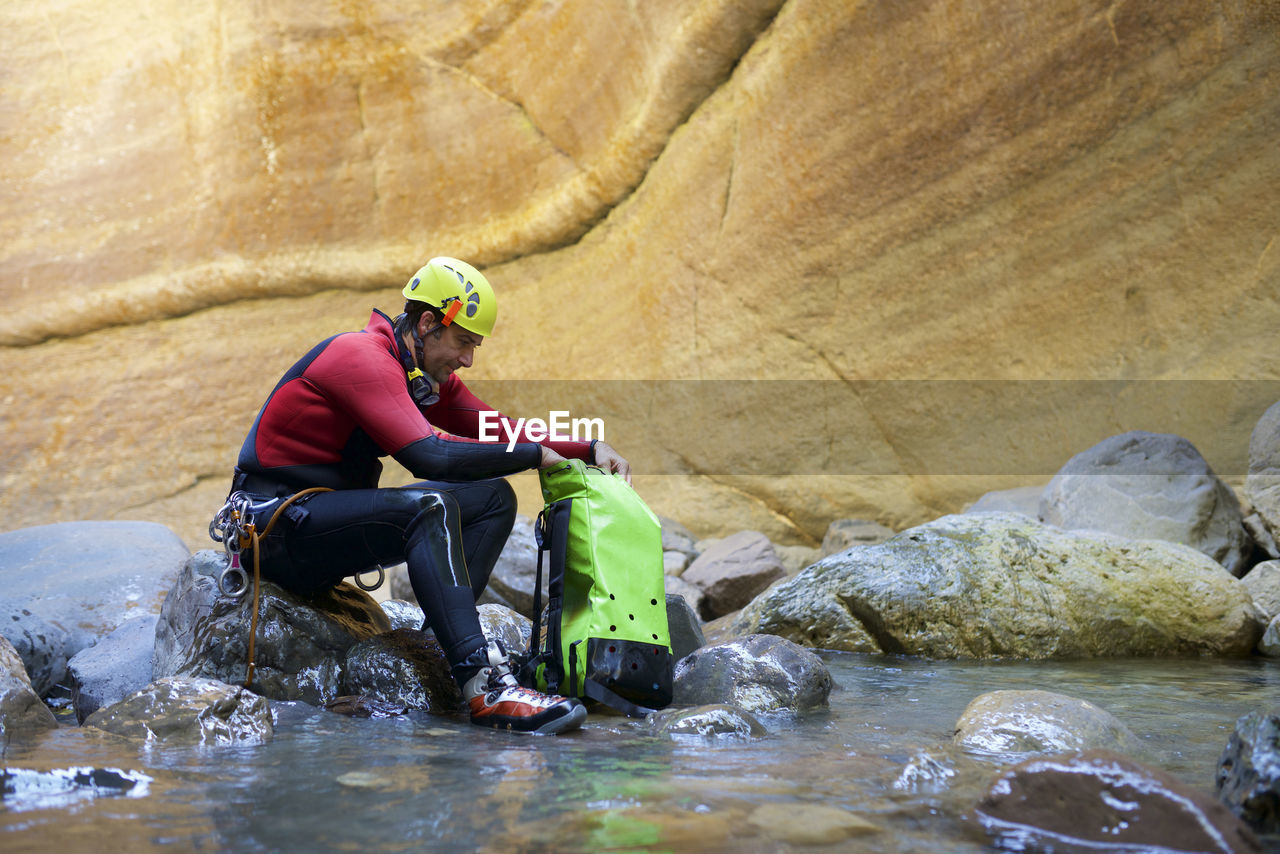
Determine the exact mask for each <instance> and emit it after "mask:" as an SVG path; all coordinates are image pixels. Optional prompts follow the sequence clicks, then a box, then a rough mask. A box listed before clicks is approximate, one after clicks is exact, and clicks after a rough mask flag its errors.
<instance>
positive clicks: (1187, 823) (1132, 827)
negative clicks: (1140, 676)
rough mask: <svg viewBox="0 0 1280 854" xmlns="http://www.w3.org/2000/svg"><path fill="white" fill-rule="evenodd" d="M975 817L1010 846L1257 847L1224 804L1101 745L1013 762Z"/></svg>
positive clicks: (1233, 849)
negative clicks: (1081, 750)
mask: <svg viewBox="0 0 1280 854" xmlns="http://www.w3.org/2000/svg"><path fill="white" fill-rule="evenodd" d="M976 817H977V819H978V822H979V824H981V826H982V827H983V829H984V830H986V832H987V833H988V834H989V835H990V836H991V837H992V838H993V839H994V840H995V843H996V845H997V847H999V848H1002V849H1009V850H1018V851H1028V850H1030V851H1057V850H1076V849H1077V848H1087V849H1088V850H1090V851H1113V852H1121V851H1125V852H1131V851H1149V850H1159V851H1197V852H1220V854H1229V853H1230V852H1237V854H1242V852H1253V851H1261V850H1262V849H1261V848H1260V846H1259V845H1258V841H1257V839H1256V838H1255V837H1254V836H1253V834H1252V833H1251V832H1250V831H1249V829H1248V828H1247V827H1245V825H1244V824H1243V823H1242V822H1241V821H1240V819H1238V818H1237V817H1236V816H1234V815H1233V814H1232V813H1231V811H1230V810H1228V809H1227V808H1226V807H1225V806H1224V805H1223V804H1221V803H1219V802H1218V801H1215V800H1213V799H1212V798H1209V797H1206V796H1204V795H1202V794H1200V793H1199V792H1198V791H1196V790H1194V789H1192V788H1191V787H1189V786H1187V785H1185V784H1183V783H1180V782H1178V781H1177V780H1175V779H1174V778H1173V777H1171V776H1169V775H1168V774H1165V773H1164V772H1162V771H1158V770H1155V769H1152V768H1146V767H1144V766H1142V765H1140V764H1139V763H1137V762H1135V761H1134V760H1132V759H1129V758H1127V757H1124V756H1121V755H1119V754H1115V753H1110V752H1108V751H1105V750H1091V751H1086V752H1084V753H1072V754H1067V755H1063V756H1056V757H1051V758H1037V759H1030V760H1027V761H1025V762H1022V763H1020V764H1018V765H1015V766H1013V767H1012V768H1010V769H1009V770H1007V771H1005V772H1004V773H1002V774H1001V775H1000V776H999V777H997V778H996V781H995V782H994V783H993V784H992V785H991V787H990V788H989V789H988V790H987V792H986V794H985V795H984V796H983V798H982V800H981V802H980V803H979V804H978V806H977V809H976Z"/></svg>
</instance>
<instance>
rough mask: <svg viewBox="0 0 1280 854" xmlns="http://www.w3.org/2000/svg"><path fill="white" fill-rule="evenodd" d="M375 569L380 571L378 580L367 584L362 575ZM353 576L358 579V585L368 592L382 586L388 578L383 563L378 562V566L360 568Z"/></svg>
mask: <svg viewBox="0 0 1280 854" xmlns="http://www.w3.org/2000/svg"><path fill="white" fill-rule="evenodd" d="M375 569H376V570H377V571H378V580H377V581H376V582H375V583H373V584H365V583H364V581H363V579H361V577H360V576H362V575H368V574H369V573H370V572H373V571H374V570H375ZM353 577H354V578H355V580H356V587H359V588H360V589H361V590H363V591H365V592H366V593H372V592H373V591H375V590H377V589H378V588H379V587H381V586H382V583H383V582H384V581H386V580H387V571H386V570H385V569H383V568H382V565H381V564H378V565H377V566H370V567H368V568H366V569H362V570H360V571H359V572H357V573H356V574H355V575H354V576H353Z"/></svg>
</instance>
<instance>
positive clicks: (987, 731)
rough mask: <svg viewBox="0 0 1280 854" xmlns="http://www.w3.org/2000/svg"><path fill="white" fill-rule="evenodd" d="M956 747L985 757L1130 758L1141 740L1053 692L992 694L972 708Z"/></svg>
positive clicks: (1080, 702)
mask: <svg viewBox="0 0 1280 854" xmlns="http://www.w3.org/2000/svg"><path fill="white" fill-rule="evenodd" d="M953 741H954V742H955V743H956V745H958V746H959V747H962V748H964V749H965V750H968V751H972V752H976V753H985V754H1015V755H1023V756H1025V755H1026V754H1032V753H1042V754H1048V753H1070V752H1072V751H1078V750H1089V749H1094V748H1100V749H1106V750H1115V751H1117V752H1120V753H1131V752H1134V751H1137V750H1140V749H1141V746H1142V743H1141V741H1140V740H1139V739H1138V737H1137V736H1136V735H1134V734H1133V732H1132V731H1131V730H1130V729H1129V728H1128V727H1127V726H1125V725H1124V724H1122V723H1121V722H1120V721H1118V720H1116V718H1115V716H1114V715H1112V714H1111V713H1110V712H1107V711H1104V710H1103V709H1100V708H1098V707H1097V706H1095V705H1093V704H1092V703H1088V702H1086V701H1084V700H1077V699H1075V698H1074V697H1068V696H1066V695H1064V694H1055V693H1053V692H1051V691H991V692H989V693H986V694H983V695H981V696H979V697H977V698H975V699H974V700H973V702H971V703H969V705H968V706H967V707H966V708H965V710H964V712H963V713H962V714H961V715H960V719H959V720H958V721H957V722H956V732H955V736H954V737H953Z"/></svg>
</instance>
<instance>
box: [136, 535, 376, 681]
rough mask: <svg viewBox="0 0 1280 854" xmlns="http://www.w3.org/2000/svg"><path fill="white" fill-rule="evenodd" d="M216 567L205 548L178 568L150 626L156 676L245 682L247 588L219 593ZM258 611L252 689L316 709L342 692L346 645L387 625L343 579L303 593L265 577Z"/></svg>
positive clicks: (218, 557) (218, 560)
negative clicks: (243, 591) (153, 635)
mask: <svg viewBox="0 0 1280 854" xmlns="http://www.w3.org/2000/svg"><path fill="white" fill-rule="evenodd" d="M222 568H223V557H222V554H221V553H220V552H215V551H211V550H206V551H201V552H198V553H197V554H196V555H194V556H193V557H192V558H191V559H190V560H189V561H187V564H186V565H185V566H184V567H183V569H182V572H181V573H180V574H179V577H178V581H177V583H176V584H174V587H173V590H172V591H170V593H169V596H168V597H167V598H166V599H165V603H164V607H163V609H162V610H161V612H160V621H159V623H158V624H157V626H156V645H155V657H154V659H153V668H152V671H153V673H154V674H155V677H156V678H161V677H165V676H190V677H205V678H209V679H217V680H219V681H222V682H227V683H232V684H240V683H241V682H243V681H244V679H245V673H246V668H247V662H248V646H249V629H250V624H251V608H252V604H253V603H252V600H253V593H252V589H250V591H249V592H248V593H247V594H246V595H244V596H242V597H240V598H239V599H231V598H229V597H226V596H223V595H221V594H220V593H219V592H218V586H217V577H218V574H219V573H220V572H221V571H222ZM251 587H252V585H251ZM258 612H259V616H258V631H257V637H256V639H255V659H256V667H255V669H254V674H253V682H252V685H251V687H252V688H253V689H254V690H255V691H257V692H258V693H260V694H262V695H263V696H265V697H268V698H270V699H273V700H303V701H304V702H307V703H310V704H312V705H315V706H322V705H324V704H325V703H327V702H329V701H330V700H333V699H334V698H335V697H337V696H338V695H339V694H341V693H344V692H342V691H341V690H339V683H340V680H341V668H342V662H343V660H344V659H345V658H346V655H347V650H348V649H349V648H350V647H351V646H352V645H353V644H355V643H357V642H358V641H360V640H362V639H364V638H367V637H371V636H373V635H376V634H380V633H382V632H387V631H390V629H391V623H390V620H388V618H387V615H386V614H385V613H383V611H382V609H381V608H380V607H378V604H377V603H376V602H374V601H373V599H371V598H370V597H369V595H368V594H366V593H364V592H363V591H361V590H359V589H357V588H356V587H355V586H353V585H351V584H347V583H343V584H339V585H337V586H336V587H334V588H333V589H331V590H327V591H324V592H321V593H318V594H316V595H314V596H310V597H301V596H297V595H294V594H292V593H289V592H288V591H286V590H284V589H282V588H280V587H278V586H276V585H275V584H272V583H271V582H269V581H263V582H262V590H261V597H260V603H259V609H258ZM346 693H352V692H346Z"/></svg>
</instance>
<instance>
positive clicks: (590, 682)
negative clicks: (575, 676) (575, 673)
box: [582, 676, 657, 718]
mask: <svg viewBox="0 0 1280 854" xmlns="http://www.w3.org/2000/svg"><path fill="white" fill-rule="evenodd" d="M582 690H583V693H585V694H586V695H587V696H588V697H590V698H591V699H593V700H595V701H597V702H600V703H604V704H605V705H606V706H609V707H610V708H612V709H616V710H617V711H619V712H622V713H623V714H624V715H626V716H627V717H631V718H643V717H645V716H646V715H650V714H653V712H655V711H657V710H656V709H650V708H649V707H648V706H641V705H639V704H638V703H633V702H631V701H630V700H628V699H627V698H625V697H621V696H619V695H618V694H616V693H614V692H613V691H610V690H609V689H608V688H606V687H604V686H603V685H601V684H600V683H599V682H597V681H596V680H594V679H592V678H591V677H590V676H588V677H586V678H585V679H583V680H582Z"/></svg>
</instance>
